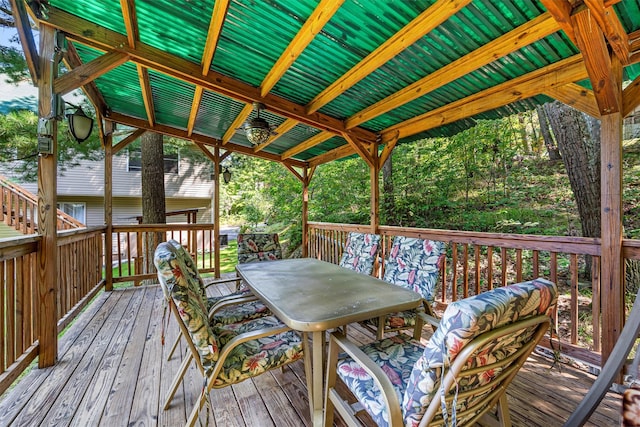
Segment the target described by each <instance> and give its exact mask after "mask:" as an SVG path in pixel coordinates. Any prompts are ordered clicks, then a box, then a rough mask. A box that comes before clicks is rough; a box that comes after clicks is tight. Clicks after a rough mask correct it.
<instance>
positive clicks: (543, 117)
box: [536, 105, 562, 162]
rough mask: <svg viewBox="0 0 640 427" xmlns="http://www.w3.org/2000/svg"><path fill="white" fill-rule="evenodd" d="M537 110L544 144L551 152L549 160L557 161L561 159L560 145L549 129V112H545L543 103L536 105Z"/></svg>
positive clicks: (548, 151) (549, 152)
mask: <svg viewBox="0 0 640 427" xmlns="http://www.w3.org/2000/svg"><path fill="white" fill-rule="evenodd" d="M536 111H537V112H538V122H540V133H541V134H542V139H543V140H544V145H545V147H547V153H548V154H549V160H551V161H552V162H553V161H556V160H561V159H562V157H561V156H560V151H559V150H558V146H557V145H556V143H555V141H554V140H553V136H552V135H551V132H550V131H549V122H548V120H547V113H545V111H544V108H543V107H542V105H538V106H537V107H536Z"/></svg>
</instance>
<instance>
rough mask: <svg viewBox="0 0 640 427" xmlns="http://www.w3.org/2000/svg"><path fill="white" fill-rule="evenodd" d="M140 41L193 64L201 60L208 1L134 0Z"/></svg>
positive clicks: (207, 19)
mask: <svg viewBox="0 0 640 427" xmlns="http://www.w3.org/2000/svg"><path fill="white" fill-rule="evenodd" d="M135 6H136V17H137V19H138V23H139V25H138V28H139V33H140V41H141V42H143V43H146V44H148V45H150V46H153V47H155V48H158V49H161V50H164V51H166V52H168V53H170V54H172V55H175V56H178V57H180V58H182V59H186V60H189V61H191V62H194V63H196V64H199V63H201V62H202V54H203V52H204V45H205V43H206V41H207V31H208V29H209V21H210V20H211V14H212V12H213V1H211V0H189V1H169V2H164V1H157V0H156V1H154V0H146V1H140V0H138V1H136V2H135Z"/></svg>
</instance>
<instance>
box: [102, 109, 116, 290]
mask: <svg viewBox="0 0 640 427" xmlns="http://www.w3.org/2000/svg"><path fill="white" fill-rule="evenodd" d="M98 120H102V117H100V116H98ZM100 136H101V137H102V143H103V146H104V223H105V225H106V227H107V229H106V230H105V232H104V281H105V290H106V291H112V290H113V270H112V268H111V266H112V265H113V122H111V121H107V122H106V123H105V125H104V134H101V135H100ZM119 250H120V248H118V251H119Z"/></svg>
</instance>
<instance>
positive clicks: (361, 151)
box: [344, 135, 377, 168]
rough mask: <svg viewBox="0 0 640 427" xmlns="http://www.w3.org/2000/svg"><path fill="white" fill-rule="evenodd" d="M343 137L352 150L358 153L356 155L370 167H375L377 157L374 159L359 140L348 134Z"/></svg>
mask: <svg viewBox="0 0 640 427" xmlns="http://www.w3.org/2000/svg"><path fill="white" fill-rule="evenodd" d="M344 139H346V140H347V142H348V143H349V145H350V146H351V148H353V150H354V151H355V152H356V153H358V155H359V156H360V157H361V158H362V160H364V161H365V162H366V163H367V165H369V167H370V168H375V167H376V166H377V165H376V160H377V159H374V157H373V156H372V155H371V153H370V152H369V151H368V150H367V149H366V148H365V147H364V146H363V145H362V144H361V143H360V141H358V140H355V139H354V138H352V137H350V136H349V135H344Z"/></svg>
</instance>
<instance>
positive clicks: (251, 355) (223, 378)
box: [154, 243, 306, 426]
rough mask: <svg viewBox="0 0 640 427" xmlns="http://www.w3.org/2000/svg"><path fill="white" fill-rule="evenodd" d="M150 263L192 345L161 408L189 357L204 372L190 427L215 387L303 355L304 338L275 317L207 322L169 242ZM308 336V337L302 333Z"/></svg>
mask: <svg viewBox="0 0 640 427" xmlns="http://www.w3.org/2000/svg"><path fill="white" fill-rule="evenodd" d="M154 263H155V265H156V268H157V270H158V279H159V281H160V284H161V286H162V287H163V291H164V292H165V295H166V296H167V298H168V301H169V305H170V307H171V311H172V313H173V314H174V316H175V317H176V318H177V319H178V324H179V325H180V330H181V331H182V334H183V335H184V336H185V337H189V339H188V340H187V343H188V345H189V349H190V357H185V359H184V360H183V363H182V366H181V368H180V372H179V373H178V375H177V376H176V378H175V379H174V383H173V384H172V386H171V389H170V390H169V394H168V396H167V400H166V402H165V409H166V408H167V407H168V405H169V402H170V401H171V399H172V398H173V395H174V393H175V391H176V390H177V385H178V384H179V383H180V381H181V380H182V376H183V375H184V372H185V371H186V369H187V368H188V366H189V364H190V362H191V358H192V357H193V359H195V361H196V365H197V367H198V370H199V371H200V373H201V374H202V375H203V377H204V380H205V386H204V387H203V391H202V393H201V395H200V396H199V398H198V401H197V402H196V403H195V405H194V407H193V410H192V411H191V414H190V416H189V418H188V420H187V424H186V425H188V426H193V425H194V424H195V422H196V420H197V419H198V414H199V412H200V410H201V409H202V406H203V405H204V403H205V402H206V401H207V399H208V395H209V393H210V391H211V389H213V388H221V387H226V386H229V385H232V384H236V383H238V382H241V381H243V380H245V379H248V378H251V377H254V376H257V375H260V374H262V373H264V372H266V371H268V370H271V369H274V368H278V367H281V366H284V365H286V364H288V363H291V362H294V361H296V360H300V359H302V356H303V350H304V342H305V341H306V340H305V339H301V338H300V337H299V336H298V334H297V333H295V332H293V331H291V330H290V329H289V328H288V327H287V326H285V325H284V324H282V323H281V322H280V321H279V320H278V319H276V318H275V317H274V316H265V317H261V318H257V319H251V320H246V321H244V322H240V323H233V324H228V325H212V324H210V323H209V319H208V316H207V309H206V306H205V303H204V301H203V299H202V296H201V293H200V292H199V285H198V284H197V283H196V281H195V280H194V279H193V276H192V275H191V274H189V272H188V268H187V267H186V265H185V263H184V261H183V258H182V257H180V256H179V254H178V253H177V251H176V249H175V247H174V246H173V245H171V244H169V243H161V244H160V245H158V247H157V249H156V251H155V256H154ZM303 338H306V337H303Z"/></svg>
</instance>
